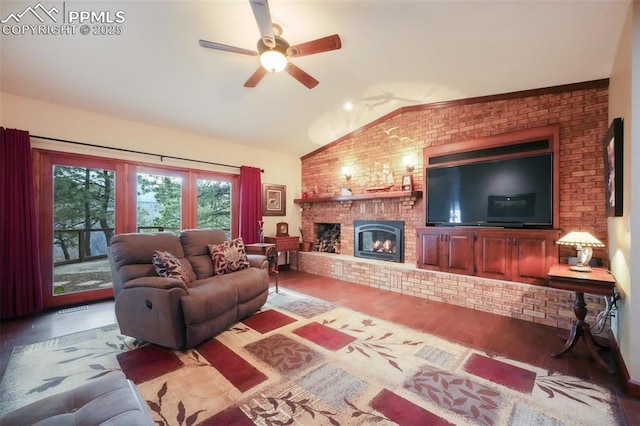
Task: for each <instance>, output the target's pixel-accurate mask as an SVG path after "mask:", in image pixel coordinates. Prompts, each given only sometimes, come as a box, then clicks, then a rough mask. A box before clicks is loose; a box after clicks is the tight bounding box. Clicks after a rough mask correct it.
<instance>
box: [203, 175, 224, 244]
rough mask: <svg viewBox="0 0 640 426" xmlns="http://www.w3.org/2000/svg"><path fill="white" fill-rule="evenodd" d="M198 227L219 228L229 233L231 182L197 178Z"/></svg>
mask: <svg viewBox="0 0 640 426" xmlns="http://www.w3.org/2000/svg"><path fill="white" fill-rule="evenodd" d="M197 186H198V228H221V229H224V230H225V233H226V234H227V237H230V233H231V184H230V183H229V182H219V181H214V180H205V179H198V182H197Z"/></svg>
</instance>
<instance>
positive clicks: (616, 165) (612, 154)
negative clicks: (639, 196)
mask: <svg viewBox="0 0 640 426" xmlns="http://www.w3.org/2000/svg"><path fill="white" fill-rule="evenodd" d="M602 144H603V150H604V187H605V195H606V197H607V198H606V206H607V216H622V195H623V193H622V190H623V188H622V183H623V174H622V164H623V153H624V143H623V140H622V118H615V119H614V120H613V122H612V123H611V126H610V127H609V130H608V131H607V135H606V136H605V137H604V140H603V141H602Z"/></svg>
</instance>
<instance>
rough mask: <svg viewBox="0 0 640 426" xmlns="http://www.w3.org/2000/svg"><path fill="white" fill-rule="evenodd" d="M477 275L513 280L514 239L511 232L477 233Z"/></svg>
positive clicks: (488, 231)
mask: <svg viewBox="0 0 640 426" xmlns="http://www.w3.org/2000/svg"><path fill="white" fill-rule="evenodd" d="M477 237H478V241H477V245H476V267H477V268H478V270H477V272H476V275H478V276H479V277H487V278H496V279H500V280H508V279H510V278H511V270H512V267H511V251H512V245H513V237H512V236H511V234H510V233H509V232H506V231H500V232H496V231H494V230H484V231H478V232H477Z"/></svg>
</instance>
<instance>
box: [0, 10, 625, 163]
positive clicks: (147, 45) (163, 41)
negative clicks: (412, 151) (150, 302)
mask: <svg viewBox="0 0 640 426" xmlns="http://www.w3.org/2000/svg"><path fill="white" fill-rule="evenodd" d="M37 5H38V3H37V0H34V1H31V2H29V1H18V2H15V1H3V2H2V3H1V4H0V18H1V19H3V20H5V21H6V22H5V23H3V24H0V25H1V26H2V36H1V37H2V41H1V80H0V83H1V90H2V91H3V92H6V93H10V94H15V95H19V96H24V97H28V98H34V99H38V100H43V101H47V102H52V103H55V104H60V105H64V106H68V107H72V108H78V109H82V110H86V111H91V112H96V113H100V114H106V115H110V116H116V117H121V118H126V119H129V120H134V121H139V122H143V123H148V124H153V125H159V126H164V127H170V128H175V129H179V130H183V131H186V132H191V133H195V134H199V135H205V136H208V137H211V138H214V139H218V140H224V141H230V142H235V143H240V144H246V145H250V146H256V147H264V148H268V149H272V150H276V151H282V152H286V153H290V154H293V155H296V156H300V155H304V154H306V153H308V152H311V151H313V150H315V149H317V148H319V147H321V146H323V145H325V144H327V143H329V142H331V141H333V140H335V139H337V138H339V137H341V136H343V135H344V134H346V133H348V132H350V131H353V130H355V129H357V128H359V127H361V126H363V125H365V124H366V123H369V122H371V121H373V120H375V119H376V118H378V117H380V116H382V115H385V114H386V113H388V112H391V111H393V110H396V109H398V108H400V107H402V106H407V105H414V104H424V103H432V102H438V101H446V100H453V99H463V98H469V97H476V96H484V95H492V94H498V93H507V92H513V91H519V90H527V89H534V88H542V87H549V86H555V85H562V84H569V83H576V82H582V81H589V80H596V79H601V78H608V77H609V76H610V72H611V69H612V64H613V60H614V57H615V53H616V48H617V44H618V40H619V38H620V35H621V31H622V26H623V23H624V19H625V16H626V12H627V9H628V6H629V1H624V0H622V1H619V0H594V1H586V0H585V1H580V0H563V1H560V0H558V1H525V0H511V1H484V0H470V1H416V0H413V1H402V0H386V1H357V0H353V1H345V0H319V1H312V0H308V1H306V0H305V1H303V0H296V1H293V0H272V1H270V2H269V6H270V10H271V16H272V18H273V20H274V21H275V22H277V23H278V24H280V25H281V26H282V27H283V34H282V36H283V37H284V38H286V39H287V40H288V41H289V43H291V44H298V43H302V42H306V41H310V40H314V39H317V38H320V37H324V36H327V35H330V34H339V35H340V37H341V40H342V48H341V49H340V50H334V51H330V52H325V53H320V54H316V55H310V56H304V57H299V58H295V59H291V61H292V62H294V63H295V65H297V66H298V67H300V68H301V69H303V70H304V71H306V72H307V73H309V74H310V75H311V76H313V77H314V78H316V79H317V80H318V81H319V82H320V84H319V85H318V86H317V87H315V88H314V89H307V88H306V87H305V86H303V85H302V84H300V83H299V82H298V81H296V80H295V79H294V78H293V77H291V76H290V75H288V74H286V73H279V74H268V75H266V76H265V77H264V78H263V80H262V81H261V82H260V83H259V84H258V85H257V87H255V88H245V87H243V84H244V83H245V81H246V80H247V79H248V78H249V77H250V76H251V75H252V74H253V72H254V71H255V70H256V69H257V67H258V66H259V60H258V58H257V57H254V56H245V55H240V54H236V53H230V52H222V51H217V50H211V49H205V48H202V47H200V46H199V44H198V40H199V39H205V40H210V41H215V42H219V43H223V44H227V45H232V46H237V47H242V48H246V49H250V50H255V49H256V42H257V41H258V39H259V38H260V32H259V30H258V26H257V24H256V20H255V18H254V15H253V13H252V9H251V6H250V4H249V1H248V0H235V1H222V0H216V1H111V2H104V1H82V2H77V3H76V2H73V1H66V2H62V1H58V2H56V1H51V2H49V1H47V2H45V3H44V6H45V7H46V8H49V9H48V10H51V8H52V7H53V6H55V7H56V11H57V12H58V13H57V14H55V11H54V12H52V16H53V17H54V18H58V22H54V21H52V20H51V19H52V18H50V17H46V16H42V18H44V22H38V19H37V17H35V15H33V14H32V13H30V12H29V13H27V14H23V15H20V16H19V21H16V19H15V17H18V14H21V13H22V12H23V11H25V10H26V8H28V7H29V6H31V7H32V8H34V7H36V6H37ZM80 11H87V12H91V11H93V12H101V11H102V12H108V15H109V18H110V19H112V20H122V18H124V22H122V23H120V24H114V25H120V27H119V28H120V30H121V33H120V34H113V35H97V34H94V33H93V32H94V31H103V30H104V31H107V32H108V31H109V26H108V25H104V26H102V25H97V26H95V24H92V23H90V22H89V24H90V26H89V30H90V32H89V34H86V35H83V34H81V31H80V24H79V23H78V22H77V21H74V22H69V18H70V16H71V15H69V12H80ZM118 12H119V13H118ZM12 14H13V15H12ZM11 16H13V17H14V18H11ZM102 16H103V18H105V16H106V15H105V14H103V15H102ZM63 20H66V22H63ZM37 24H41V25H44V26H45V27H47V26H48V27H49V28H51V27H52V26H56V25H58V26H60V25H75V26H76V28H75V30H74V33H73V34H49V35H45V34H35V35H34V34H32V32H31V30H30V29H28V28H27V29H24V27H23V26H24V25H37ZM7 28H8V29H7ZM114 28H115V27H112V28H111V29H112V30H113V29H114ZM67 31H70V30H67ZM11 32H18V33H19V34H11ZM345 102H351V103H352V105H353V108H352V109H351V110H346V109H344V107H343V106H344V104H345ZM48 136H56V135H48Z"/></svg>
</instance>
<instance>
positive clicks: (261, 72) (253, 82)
mask: <svg viewBox="0 0 640 426" xmlns="http://www.w3.org/2000/svg"><path fill="white" fill-rule="evenodd" d="M266 74H267V70H266V69H264V68H263V67H262V66H260V67H258V69H257V70H256V72H254V73H253V75H252V76H251V77H249V80H247V82H246V83H245V84H244V87H256V86H257V85H258V83H260V80H262V77H264V76H265V75H266Z"/></svg>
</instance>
